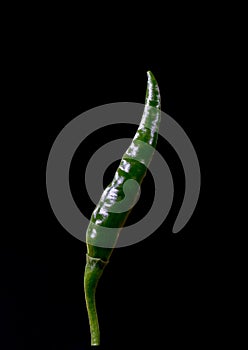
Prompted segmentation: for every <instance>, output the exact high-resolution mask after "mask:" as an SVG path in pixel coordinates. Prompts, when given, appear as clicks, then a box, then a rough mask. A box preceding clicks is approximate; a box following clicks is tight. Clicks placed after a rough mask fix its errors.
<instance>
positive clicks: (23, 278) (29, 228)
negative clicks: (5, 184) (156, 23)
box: [2, 17, 225, 350]
mask: <svg viewBox="0 0 248 350" xmlns="http://www.w3.org/2000/svg"><path fill="white" fill-rule="evenodd" d="M53 19H54V18H51V19H48V18H47V17H46V21H45V24H43V25H42V26H41V29H39V30H36V31H35V33H33V34H31V33H30V32H31V28H30V27H29V28H27V30H26V31H25V34H24V36H25V35H26V36H28V40H26V39H27V38H26V39H25V40H22V39H23V38H22V35H20V37H18V39H17V41H16V46H15V52H16V53H17V54H18V59H13V60H12V61H11V63H10V64H11V67H13V69H15V72H16V74H14V77H13V80H12V81H14V82H16V84H15V88H14V89H15V92H16V93H17V96H18V97H17V99H16V105H17V106H18V108H19V113H18V114H17V121H16V127H15V133H16V134H17V137H16V140H17V146H16V147H15V149H14V151H13V159H15V161H14V163H15V164H14V165H13V164H12V166H14V168H15V172H14V180H13V181H14V184H15V185H13V189H14V191H13V192H14V194H13V196H15V198H17V200H15V205H14V209H15V211H16V213H17V215H16V216H15V219H12V220H11V221H10V226H11V230H10V231H11V233H12V234H11V239H10V240H11V243H10V246H9V248H8V249H6V250H5V251H4V253H3V256H4V258H6V259H7V264H6V270H5V271H6V278H7V280H6V283H5V282H4V283H3V292H4V293H3V299H2V300H3V303H2V309H3V313H2V315H3V327H2V330H3V335H4V337H3V338H2V339H3V343H4V346H3V348H4V349H15V348H18V349H28V348H32V349H48V350H50V349H51V350H52V349H66V350H77V349H89V348H90V345H89V344H90V334H89V327H88V320H87V314H86V308H85V303H84V295H83V271H84V264H85V253H86V246H85V244H84V243H82V242H80V241H78V240H76V239H75V238H74V237H72V236H71V235H70V234H69V233H68V232H66V231H65V230H64V229H63V228H62V227H61V225H60V224H59V222H58V221H57V219H56V218H55V216H54V214H53V212H52V209H51V208H50V205H49V202H48V199H47V194H46V186H45V171H46V162H47V158H48V154H49V151H50V148H51V146H52V144H53V141H54V140H55V138H56V136H57V135H58V133H59V132H60V131H61V129H62V128H63V127H64V126H65V125H66V124H67V123H68V122H70V121H71V120H72V119H73V118H75V117H76V116H78V115H79V114H81V113H83V112H84V111H86V110H88V109H90V108H94V107H96V106H99V105H102V104H106V103H111V102H122V101H125V102H126V101H130V102H139V103H143V102H144V97H145V90H146V79H147V77H146V72H147V70H151V71H152V72H153V73H154V75H155V77H156V78H157V81H158V83H159V86H160V91H161V98H162V109H163V111H164V112H166V113H168V114H169V115H170V116H171V117H173V118H174V119H175V120H176V121H177V122H178V123H179V124H180V125H181V126H182V127H183V129H184V130H185V132H186V133H187V135H188V136H189V137H190V139H191V141H192V143H193V145H194V147H195V149H196V152H197V155H198V158H199V162H200V166H201V175H202V187H201V193H200V198H199V202H198V205H197V207H196V210H195V212H194V214H193V216H192V218H191V219H190V221H189V222H188V223H187V225H186V226H185V227H184V228H183V230H182V231H181V232H180V233H178V234H176V235H174V234H172V232H171V229H172V227H173V223H174V221H175V218H176V216H177V213H178V211H179V208H180V205H181V202H182V198H183V191H184V177H183V170H182V167H181V164H180V161H179V159H178V157H177V155H176V153H175V151H174V150H173V149H172V148H171V146H170V145H169V144H168V143H167V142H166V141H165V140H163V139H162V138H159V142H158V150H159V151H160V152H161V154H162V155H163V156H164V158H165V159H166V161H167V163H168V165H169V166H170V170H171V173H172V175H173V180H174V183H175V198H174V201H173V206H172V208H171V211H170V213H169V215H168V217H167V218H166V220H165V222H164V223H163V225H162V226H161V227H160V228H159V229H158V230H157V231H156V232H155V233H154V234H152V235H151V236H150V237H149V238H147V239H146V240H144V241H142V242H140V243H139V244H136V245H133V246H130V247H126V248H121V249H117V250H115V251H114V253H113V255H112V257H111V261H110V263H109V265H108V267H107V269H106V270H105V273H104V275H103V277H102V279H101V281H100V283H99V286H98V291H97V306H98V313H99V319H100V327H101V347H100V348H102V349H120V348H121V349H122V348H123V349H126V348H143V347H144V346H147V345H148V346H149V347H151V348H154V349H156V348H159V347H162V346H163V347H166V348H168V349H174V348H177V347H179V346H182V345H184V346H191V347H195V348H198V349H199V348H202V347H203V346H205V345H211V344H212V343H213V342H214V343H215V345H217V344H219V343H218V342H220V341H221V337H222V330H221V327H220V325H221V324H223V318H225V311H224V307H223V304H224V301H223V295H222V294H221V288H220V285H221V283H222V278H223V270H222V267H223V265H222V264H223V263H222V260H221V258H220V257H219V252H220V251H219V235H220V233H219V232H218V233H217V232H216V230H214V229H213V221H212V220H213V215H214V214H215V209H214V204H213V202H214V198H213V197H212V195H211V191H210V189H211V186H212V181H211V180H212V179H211V176H212V174H211V172H210V171H209V169H210V168H211V166H213V163H212V160H211V159H212V155H213V154H212V152H213V150H212V148H211V142H209V140H210V139H211V138H212V137H213V134H212V128H211V125H210V123H209V118H210V115H212V118H213V115H214V113H215V105H214V103H215V99H216V96H215V88H216V84H218V78H216V72H217V71H218V69H219V66H220V59H219V57H218V51H217V49H218V47H219V43H218V40H214V35H213V33H211V32H210V31H209V27H208V26H207V21H203V22H202V19H201V18H199V19H195V22H193V23H191V25H190V24H189V23H188V25H186V26H182V27H181V30H178V32H177V31H176V25H174V27H173V26H172V27H171V28H170V31H169V32H167V31H165V30H164V31H162V34H161V37H159V39H158V38H156V34H155V33H156V32H155V33H154V36H153V35H152V36H151V37H147V40H145V42H144V43H141V41H140V40H139V37H137V39H136V37H135V38H132V35H127V34H125V31H124V33H122V34H120V36H118V35H117V37H118V40H117V39H116V38H114V37H111V31H110V32H109V33H108V34H102V33H101V30H98V31H97V35H96V36H93V35H91V36H90V35H89V33H90V27H87V26H86V28H82V29H81V31H79V32H77V30H75V32H74V31H72V34H68V27H66V29H58V27H57V26H56V25H54V26H53V25H52V23H53ZM34 22H35V20H34ZM40 23H42V21H41V22H40ZM59 28H60V27H59ZM152 28H153V30H155V29H154V27H152ZM196 28H197V30H196ZM76 32H77V34H79V38H78V36H77V37H76V38H75V37H74V34H76ZM80 33H81V35H80ZM163 33H164V35H163ZM146 35H147V32H146V31H144V36H146ZM131 39H134V40H132V44H134V47H133V46H131ZM215 39H216V38H215ZM112 132H113V130H111V134H109V137H112ZM109 133H110V131H109ZM114 133H115V134H116V138H121V137H132V136H133V130H132V129H130V128H128V127H121V128H120V127H118V126H117V127H116V129H115V130H114ZM107 135H108V134H107V132H105V133H104V136H103V135H102V138H101V135H98V137H97V140H96V144H94V147H95V145H101V144H104V142H106V137H107ZM90 142H92V139H91V141H90ZM90 142H88V144H85V145H84V147H81V148H80V150H79V151H78V153H77V157H75V158H76V159H74V163H73V168H72V171H71V178H70V180H71V188H72V192H73V195H74V197H75V200H76V202H77V204H78V206H79V207H80V209H81V210H82V211H83V212H84V213H87V215H90V213H91V210H92V209H93V207H92V203H90V201H89V199H88V198H87V196H85V193H83V192H81V191H82V188H81V184H80V179H79V178H78V176H77V167H78V168H80V166H81V161H80V157H83V158H84V159H85V158H87V157H89V156H90V152H91V147H92V145H91V143H90ZM82 161H83V160H82ZM115 165H116V164H115ZM114 170H115V166H112V167H110V168H109V169H108V170H107V171H106V173H105V177H104V184H105V185H106V184H107V183H108V182H109V181H110V180H111V178H112V175H113V172H114ZM152 185H153V181H152V178H151V176H150V175H149V174H148V176H147V179H146V180H145V182H144V185H143V187H142V190H143V192H144V196H148V197H147V200H145V203H146V204H145V205H146V206H147V208H148V207H149V204H150V203H151V200H152V198H153V193H154V192H153V191H151V189H152V188H153V187H152ZM77 188H78V190H77ZM19 190H21V194H20V195H19V192H18V194H17V191H19ZM146 193H147V194H146ZM142 195H143V194H142ZM144 198H146V197H144ZM144 208H145V206H141V207H140V212H142V210H144ZM140 212H139V211H137V212H136V213H135V210H134V211H133V213H132V220H135V216H137V218H138V217H139V215H140ZM15 224H16V226H15Z"/></svg>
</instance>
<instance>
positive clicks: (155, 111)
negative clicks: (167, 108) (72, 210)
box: [84, 72, 160, 345]
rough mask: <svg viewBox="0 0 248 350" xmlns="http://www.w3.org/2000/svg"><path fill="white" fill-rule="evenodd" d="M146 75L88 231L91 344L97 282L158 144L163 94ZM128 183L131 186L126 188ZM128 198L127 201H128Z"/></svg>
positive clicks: (94, 333) (96, 339)
mask: <svg viewBox="0 0 248 350" xmlns="http://www.w3.org/2000/svg"><path fill="white" fill-rule="evenodd" d="M147 75H148V83H147V91H146V101H145V109H144V112H143V116H142V119H141V122H140V124H139V127H138V130H137V132H136V134H135V136H134V138H133V140H132V142H131V144H130V146H129V147H128V149H127V150H126V152H125V153H124V155H123V157H122V159H121V162H120V165H119V167H118V169H117V171H116V173H115V175H114V178H113V181H112V182H111V183H110V184H109V185H108V186H107V188H106V189H105V190H104V192H103V194H102V196H101V198H100V201H99V203H98V204H97V206H96V208H95V210H94V211H93V213H92V216H91V219H90V223H89V226H88V228H87V232H86V242H87V263H86V268H85V277H84V289H85V298H86V305H87V310H88V315H89V322H90V329H91V344H92V345H99V342H100V332H99V325H98V320H97V313H96V305H95V291H96V287H97V283H98V280H99V278H100V276H101V274H102V272H103V269H104V267H105V266H106V264H107V263H108V260H109V257H110V255H111V253H112V251H113V249H114V246H115V244H116V241H117V239H118V236H119V233H120V231H121V228H122V227H123V226H124V225H125V222H126V220H127V218H128V215H129V213H130V212H131V210H132V207H133V206H134V205H135V203H136V201H137V198H138V196H139V185H141V183H142V180H143V178H144V176H145V175H146V172H147V167H148V166H149V163H150V161H151V160H152V157H153V153H154V151H155V147H156V144H157V138H158V128H159V123H160V93H159V88H158V84H157V82H156V80H155V78H154V76H153V74H152V73H151V72H148V73H147ZM126 184H128V187H127V186H126V187H125V185H126ZM127 192H128V193H127ZM127 194H128V195H127ZM127 197H128V203H125V199H127ZM120 204H121V205H120ZM125 208H126V209H127V210H125ZM104 228H111V229H112V230H111V234H109V235H108V236H107V235H106V233H105V231H104Z"/></svg>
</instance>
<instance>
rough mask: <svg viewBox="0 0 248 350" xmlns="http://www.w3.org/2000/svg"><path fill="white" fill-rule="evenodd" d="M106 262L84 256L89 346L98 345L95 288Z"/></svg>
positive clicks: (98, 334)
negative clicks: (89, 335)
mask: <svg viewBox="0 0 248 350" xmlns="http://www.w3.org/2000/svg"><path fill="white" fill-rule="evenodd" d="M106 264H107V262H106V261H103V260H101V259H97V258H92V257H91V256H89V255H88V254H86V266H85V273H84V293H85V300H86V307H87V311H88V317H89V324H90V334H91V345H92V346H93V345H100V330H99V323H98V317H97V310H96V287H97V284H98V281H99V279H100V277H101V275H102V273H103V270H104V268H105V266H106Z"/></svg>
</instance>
